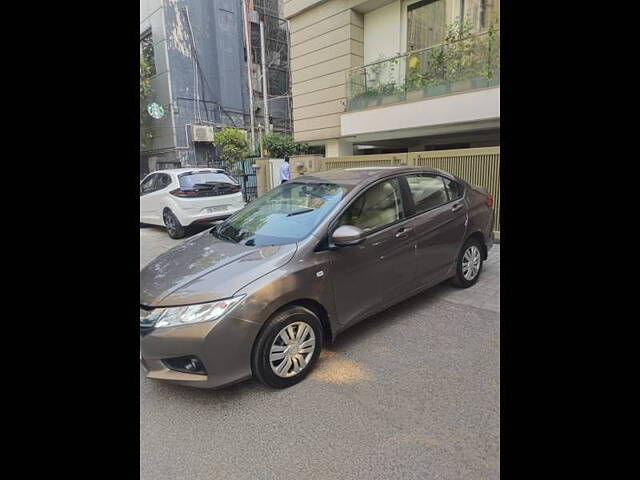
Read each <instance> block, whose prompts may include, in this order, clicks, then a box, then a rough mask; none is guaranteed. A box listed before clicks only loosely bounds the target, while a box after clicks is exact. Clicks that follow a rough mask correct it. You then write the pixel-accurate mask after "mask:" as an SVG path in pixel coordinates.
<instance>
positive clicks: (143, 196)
mask: <svg viewBox="0 0 640 480" xmlns="http://www.w3.org/2000/svg"><path fill="white" fill-rule="evenodd" d="M157 178H158V174H157V173H152V174H150V175H147V176H146V177H145V178H144V180H142V182H140V221H141V222H142V223H151V203H152V202H149V195H150V194H151V193H153V189H154V187H155V183H156V179H157Z"/></svg>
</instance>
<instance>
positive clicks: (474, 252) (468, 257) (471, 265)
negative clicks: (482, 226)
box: [451, 238, 483, 288]
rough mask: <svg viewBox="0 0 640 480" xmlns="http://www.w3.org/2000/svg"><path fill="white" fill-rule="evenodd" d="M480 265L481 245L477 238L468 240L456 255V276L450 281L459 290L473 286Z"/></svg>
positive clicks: (480, 269) (476, 279)
mask: <svg viewBox="0 0 640 480" xmlns="http://www.w3.org/2000/svg"><path fill="white" fill-rule="evenodd" d="M482 263H483V262H482V245H481V244H480V241H479V240H478V239H477V238H470V239H469V240H467V241H466V242H465V244H464V245H463V246H462V249H460V253H459V254H458V259H457V261H456V274H455V275H454V276H453V278H452V279H451V280H452V282H453V284H454V285H457V286H458V287H461V288H469V287H470V286H472V285H474V284H475V283H476V282H477V281H478V278H479V277H480V272H481V271H482Z"/></svg>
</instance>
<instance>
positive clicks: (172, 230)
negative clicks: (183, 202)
mask: <svg viewBox="0 0 640 480" xmlns="http://www.w3.org/2000/svg"><path fill="white" fill-rule="evenodd" d="M162 219H163V220H164V226H165V227H166V228H167V233H168V234H169V236H170V237H171V238H176V239H177V238H182V237H184V235H185V228H184V227H183V226H182V225H181V224H180V221H179V220H178V219H177V218H176V216H175V215H174V214H173V212H172V211H171V210H169V209H166V210H165V211H164V212H163V213H162Z"/></svg>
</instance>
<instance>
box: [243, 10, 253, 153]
mask: <svg viewBox="0 0 640 480" xmlns="http://www.w3.org/2000/svg"><path fill="white" fill-rule="evenodd" d="M248 17H249V15H248V12H247V0H242V20H243V25H244V43H245V46H246V49H247V81H248V83H249V113H250V117H251V151H252V152H255V151H256V134H255V127H254V124H255V119H254V117H253V79H252V78H251V65H253V60H252V58H251V36H250V35H249V18H248Z"/></svg>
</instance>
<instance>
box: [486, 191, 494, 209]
mask: <svg viewBox="0 0 640 480" xmlns="http://www.w3.org/2000/svg"><path fill="white" fill-rule="evenodd" d="M484 203H485V204H486V205H487V207H489V208H491V207H493V196H492V195H491V194H488V195H487V198H486V200H485V201H484Z"/></svg>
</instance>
